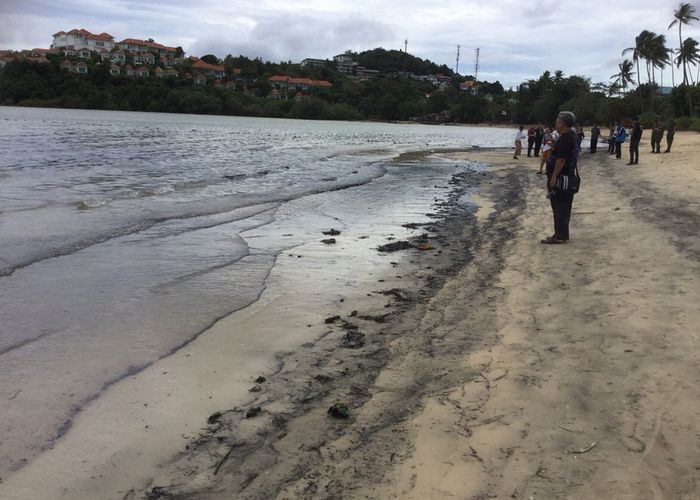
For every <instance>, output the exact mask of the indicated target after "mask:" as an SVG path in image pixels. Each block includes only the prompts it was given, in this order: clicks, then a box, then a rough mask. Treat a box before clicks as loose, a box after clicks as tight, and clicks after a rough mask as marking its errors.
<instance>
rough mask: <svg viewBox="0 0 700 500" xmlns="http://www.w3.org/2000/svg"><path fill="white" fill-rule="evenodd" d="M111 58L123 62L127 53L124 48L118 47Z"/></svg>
mask: <svg viewBox="0 0 700 500" xmlns="http://www.w3.org/2000/svg"><path fill="white" fill-rule="evenodd" d="M111 59H112V61H114V62H116V63H120V64H122V63H124V62H125V61H126V54H125V53H124V51H123V50H121V49H117V50H115V51H113V52H112V53H111Z"/></svg>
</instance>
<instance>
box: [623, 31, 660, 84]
mask: <svg viewBox="0 0 700 500" xmlns="http://www.w3.org/2000/svg"><path fill="white" fill-rule="evenodd" d="M652 36H653V33H652V32H651V31H648V30H643V31H641V32H640V33H639V35H637V36H636V37H634V47H627V48H626V49H625V50H623V51H622V56H623V57H624V56H625V55H626V54H628V53H629V52H631V53H632V60H633V61H634V62H635V64H636V65H637V78H638V80H639V84H641V83H642V82H641V78H640V76H641V73H640V72H639V61H640V60H641V59H644V53H645V51H646V45H647V44H648V43H649V39H650V38H651V37H652Z"/></svg>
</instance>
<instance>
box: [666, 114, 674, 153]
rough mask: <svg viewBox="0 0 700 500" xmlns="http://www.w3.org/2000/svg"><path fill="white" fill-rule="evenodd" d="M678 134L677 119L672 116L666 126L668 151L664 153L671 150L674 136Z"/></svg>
mask: <svg viewBox="0 0 700 500" xmlns="http://www.w3.org/2000/svg"><path fill="white" fill-rule="evenodd" d="M675 135H676V121H675V120H674V119H673V118H671V119H670V120H669V121H668V125H667V126H666V151H664V153H670V152H671V146H672V145H673V137H674V136H675Z"/></svg>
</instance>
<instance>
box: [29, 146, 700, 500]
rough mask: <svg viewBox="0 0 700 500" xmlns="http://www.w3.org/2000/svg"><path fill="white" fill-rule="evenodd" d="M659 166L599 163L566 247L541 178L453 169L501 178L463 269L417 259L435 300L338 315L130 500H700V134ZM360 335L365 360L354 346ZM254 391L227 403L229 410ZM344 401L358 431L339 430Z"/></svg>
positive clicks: (344, 425)
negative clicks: (546, 240) (334, 407)
mask: <svg viewBox="0 0 700 500" xmlns="http://www.w3.org/2000/svg"><path fill="white" fill-rule="evenodd" d="M648 148H649V146H648V138H647V139H646V140H645V141H643V143H642V154H641V158H640V165H638V166H634V167H629V166H625V165H624V163H625V162H626V160H619V161H616V160H614V159H613V158H611V157H609V156H608V155H607V154H605V153H604V152H599V153H598V154H596V155H584V156H583V158H582V159H581V162H580V169H581V173H582V177H583V182H582V192H581V193H580V194H579V195H577V197H576V200H575V202H574V214H573V218H572V232H571V236H572V240H571V242H570V243H568V244H566V245H552V246H545V245H540V244H539V239H540V238H541V237H543V236H545V235H548V234H550V233H551V213H550V209H549V204H548V202H547V200H546V199H545V197H544V194H545V193H544V189H543V182H544V180H543V178H542V176H539V175H536V174H535V171H536V169H537V167H536V162H537V160H536V159H527V158H526V157H524V156H523V157H521V160H519V161H517V162H515V161H513V160H511V159H510V154H512V153H509V152H508V151H506V152H500V153H499V152H474V153H450V154H451V155H453V156H455V157H459V158H462V159H464V158H468V159H472V160H477V161H484V162H488V163H491V164H493V165H495V166H496V168H495V169H494V173H493V174H490V175H488V176H486V177H485V180H484V184H483V186H482V189H481V192H480V193H479V195H478V201H479V204H480V205H481V208H480V210H479V212H477V213H476V216H475V217H472V216H471V215H470V214H469V213H465V212H464V211H449V210H446V212H445V213H443V215H444V216H445V220H444V221H442V222H440V223H437V222H436V224H435V226H436V227H435V228H431V229H434V233H435V235H436V237H435V238H434V239H432V240H431V243H432V244H433V245H435V246H436V247H437V249H440V250H446V251H444V252H442V253H438V250H435V251H428V252H423V253H421V254H419V255H418V256H417V257H415V259H413V263H412V264H413V265H414V266H415V267H414V268H411V269H412V272H413V273H415V281H414V283H416V284H417V283H421V285H416V286H423V285H422V284H423V283H425V288H424V289H423V290H417V289H416V290H411V289H405V290H403V291H394V292H393V293H391V294H389V295H387V296H386V297H387V299H386V302H387V304H386V305H390V306H391V307H388V308H385V307H384V302H385V301H382V302H381V303H378V302H376V301H369V302H363V301H362V300H360V298H359V297H356V298H354V299H353V300H357V304H358V306H357V309H358V310H359V311H360V312H359V313H358V315H353V314H352V312H351V310H352V309H353V306H352V305H349V304H345V303H344V304H343V305H340V304H338V312H339V313H340V314H341V315H342V317H343V318H342V319H341V320H340V321H338V322H336V323H335V324H333V325H332V326H331V327H330V329H329V330H328V334H327V335H325V336H323V337H321V338H319V339H318V341H316V342H314V343H311V344H309V345H307V346H305V348H303V349H300V350H297V351H295V352H293V353H288V354H286V355H285V356H284V358H283V359H282V360H281V361H282V362H281V365H280V368H279V371H277V372H274V373H273V374H272V376H271V377H269V378H268V380H266V381H265V383H262V384H260V386H261V387H260V388H261V391H260V392H259V393H256V394H254V395H253V396H251V397H250V398H248V401H247V404H245V405H242V406H236V407H231V409H229V410H226V409H225V408H217V409H219V410H224V411H222V412H217V413H214V414H212V415H211V416H210V417H209V419H208V421H207V422H204V421H203V422H202V427H203V430H202V431H201V432H199V437H198V438H197V439H190V440H183V442H181V443H176V444H175V445H173V446H170V447H169V448H171V449H172V448H178V449H179V450H180V452H181V453H180V454H179V455H178V456H177V457H176V458H175V459H173V460H171V461H169V462H166V463H162V464H161V466H160V468H159V470H158V471H152V470H146V471H142V473H141V476H146V475H149V474H150V475H151V477H153V480H152V482H151V484H150V486H149V487H148V488H147V489H146V490H143V489H141V488H140V487H139V486H138V485H135V486H136V488H135V489H134V490H129V489H126V488H123V489H122V488H121V487H120V491H121V492H123V494H124V498H141V497H144V496H146V495H147V496H148V498H150V499H157V498H187V499H190V498H192V499H200V498H202V499H203V498H207V499H209V498H216V499H218V498H222V499H223V498H227V499H228V498H251V499H252V498H285V499H286V498H319V499H321V498H343V499H348V498H460V499H482V498H522V499H529V498H542V499H552V498H581V499H589V498H591V499H593V498H594V499H601V498H604V499H607V498H610V499H627V498H629V499H657V498H658V499H676V498H678V499H694V498H698V492H699V491H700V403H699V401H700V369H699V368H700V356H699V355H698V348H699V347H700V331H699V330H698V326H697V325H698V324H700V272H699V271H700V264H699V261H700V259H699V257H700V240H699V238H698V230H699V229H700V208H699V205H698V201H699V198H700V196H699V195H698V192H697V189H696V188H695V186H696V185H697V183H698V180H700V179H699V178H698V177H700V174H699V173H698V170H697V167H696V165H697V163H698V162H697V158H698V156H700V135H697V134H690V133H678V134H676V143H675V144H674V150H673V153H671V154H660V155H650V154H648ZM448 249H449V251H447V250H448ZM392 286H393V285H392V284H391V283H383V284H382V290H384V291H388V290H389V289H390V288H391V287H392ZM402 286H405V282H403V285H402ZM368 299H369V297H368ZM386 313H389V315H388V316H386V317H384V314H386ZM310 314H311V316H309V318H308V321H309V322H318V320H319V319H320V318H322V317H323V314H322V313H321V312H319V311H314V312H312V313H310ZM363 314H366V315H368V316H367V317H365V318H359V316H361V315H363ZM241 319H245V318H241ZM305 320H306V318H305ZM343 320H346V321H348V322H350V323H352V324H354V325H358V326H359V327H360V328H361V330H362V331H363V332H364V333H365V334H366V336H367V337H366V339H367V344H366V345H365V346H364V347H361V348H359V349H343V348H340V347H339V345H340V343H342V338H343V335H344V334H345V333H346V330H347V329H348V328H350V329H352V326H351V325H349V324H347V323H344V321H343ZM257 321H262V319H261V318H258V319H257ZM253 324H254V323H251V325H253ZM267 327H269V328H273V325H271V324H268V325H267ZM222 328H223V329H224V330H222V332H224V331H225V328H226V325H222ZM282 329H283V326H282ZM278 331H280V332H281V330H280V329H279V327H278ZM206 340H207V339H206V338H203V339H202V340H201V341H200V342H196V343H194V344H193V346H192V348H193V349H196V348H197V346H198V345H199V344H202V345H201V349H202V351H201V352H202V353H204V352H211V350H212V349H215V347H213V346H206V345H203V343H204V342H206ZM250 341H251V342H252V341H253V338H251V339H250ZM254 352H255V350H254V347H253V348H252V350H251V354H254ZM186 355H187V351H183V352H182V353H181V354H178V355H176V357H175V359H173V361H172V363H174V365H173V368H176V367H178V366H182V365H183V362H182V360H180V361H178V359H177V357H179V356H186ZM223 362H224V364H225V359H224V360H223ZM250 362H251V366H254V362H255V357H254V356H253V357H252V358H251V360H250ZM159 368H160V367H159ZM147 375H148V374H147ZM153 375H154V374H151V376H153ZM202 376H203V377H204V375H202ZM203 380H204V381H208V382H207V383H215V381H216V377H213V376H209V377H204V378H203ZM248 382H249V381H247V380H236V381H231V382H229V383H228V384H227V386H228V389H227V390H230V389H231V388H238V389H237V390H238V391H240V392H241V394H232V395H231V396H230V397H231V400H232V401H245V396H244V395H243V393H242V391H244V390H247V388H248V387H250V385H251V384H249V383H248ZM137 387H138V384H134V390H136V389H137ZM224 387H226V386H224ZM208 389H211V387H209V388H208ZM221 398H222V396H221V395H219V396H217V400H219V401H220V400H221ZM335 402H343V403H347V404H348V406H349V410H350V418H349V419H347V420H343V419H333V418H331V417H329V416H328V414H327V412H326V411H327V409H328V407H329V406H330V405H331V404H333V403H335ZM236 404H239V403H236ZM196 406H197V411H198V412H200V413H201V412H202V409H203V405H201V404H200V403H197V405H196ZM257 407H260V413H259V414H257V412H256V411H253V412H252V413H251V412H250V410H254V409H256V408H257ZM170 411H182V409H178V408H171V409H170ZM246 413H248V416H249V417H250V418H246ZM196 433H197V432H196V431H194V430H193V431H192V433H191V434H189V435H190V437H192V436H193V435H194V434H196ZM185 443H187V444H186V448H185ZM60 444H61V443H59V445H60ZM74 444H75V445H76V446H77V445H79V443H77V442H76V441H75V440H74ZM63 446H65V445H63ZM78 451H79V450H78ZM78 455H79V453H78ZM116 458H119V457H116ZM75 461H76V464H78V463H79V458H76V459H75ZM135 467H136V468H138V464H135ZM36 470H40V469H35V471H36ZM28 479H29V478H25V480H28ZM37 481H39V482H41V481H43V482H44V483H46V482H47V481H49V482H50V481H51V478H43V479H42V478H40V477H38V478H37ZM99 482H100V480H99V478H97V480H96V481H95V484H99ZM24 484H28V482H27V481H25V483H24ZM83 486H84V489H82V494H81V495H79V496H78V497H82V498H90V494H89V492H90V485H83ZM93 491H96V490H93ZM29 498H31V497H29ZM93 498H98V496H93Z"/></svg>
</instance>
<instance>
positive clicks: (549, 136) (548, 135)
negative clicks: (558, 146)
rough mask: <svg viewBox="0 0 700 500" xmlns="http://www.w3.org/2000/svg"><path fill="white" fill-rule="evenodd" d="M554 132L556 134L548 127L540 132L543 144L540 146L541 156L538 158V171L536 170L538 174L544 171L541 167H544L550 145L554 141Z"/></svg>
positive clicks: (550, 148)
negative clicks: (542, 132)
mask: <svg viewBox="0 0 700 500" xmlns="http://www.w3.org/2000/svg"><path fill="white" fill-rule="evenodd" d="M554 134H556V131H555V132H552V131H551V130H550V129H549V127H547V128H545V129H544V134H542V140H543V142H544V144H543V146H542V157H541V158H540V171H539V172H537V173H538V174H543V173H544V172H543V171H542V169H543V168H544V165H545V163H547V158H549V152H550V151H551V150H552V145H553V144H554V142H555V141H556V139H555V136H554Z"/></svg>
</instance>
